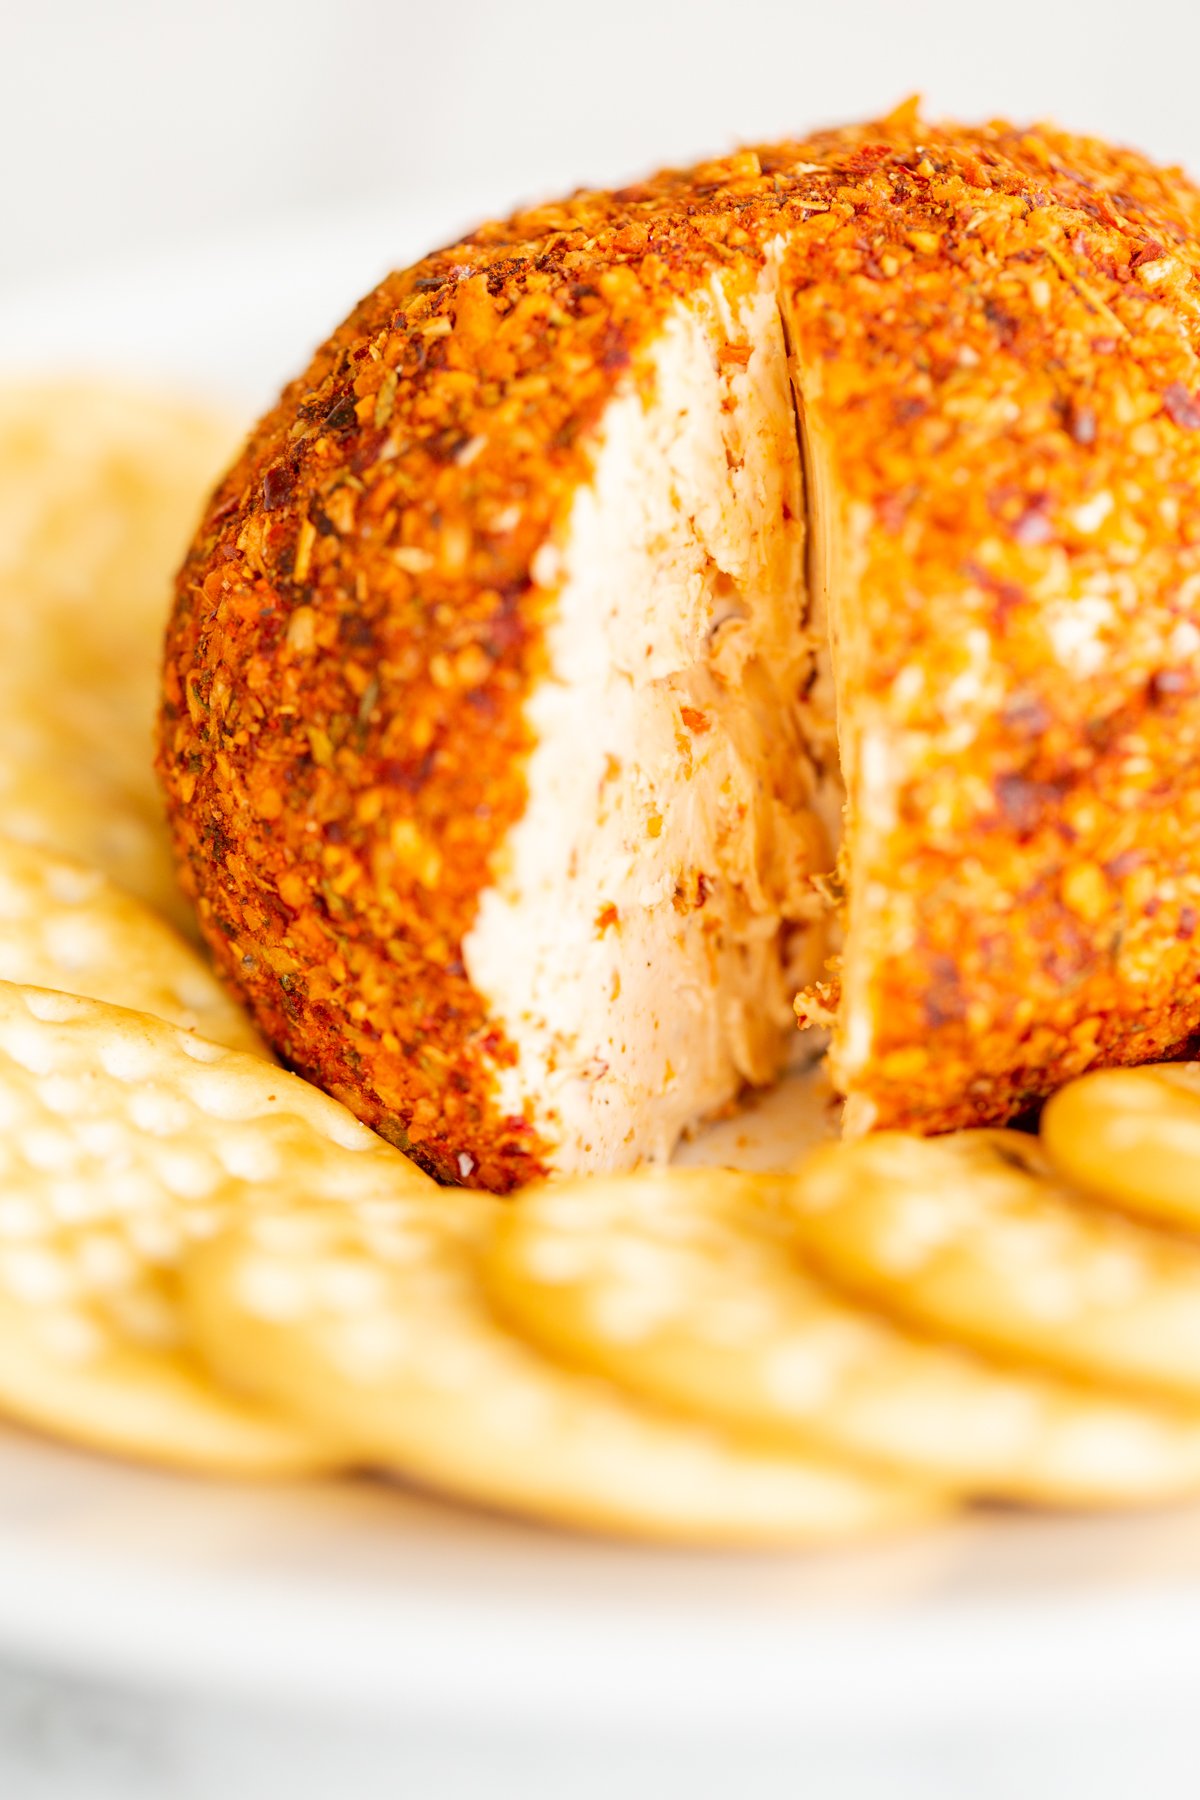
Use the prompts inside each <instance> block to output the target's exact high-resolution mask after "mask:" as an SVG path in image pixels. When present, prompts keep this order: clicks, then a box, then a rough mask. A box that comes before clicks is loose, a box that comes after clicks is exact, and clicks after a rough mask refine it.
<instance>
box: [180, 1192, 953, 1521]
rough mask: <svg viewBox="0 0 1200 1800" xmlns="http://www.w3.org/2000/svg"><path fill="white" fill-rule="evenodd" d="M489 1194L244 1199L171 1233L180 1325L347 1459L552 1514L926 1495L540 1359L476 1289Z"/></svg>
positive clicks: (901, 1508) (861, 1507)
mask: <svg viewBox="0 0 1200 1800" xmlns="http://www.w3.org/2000/svg"><path fill="white" fill-rule="evenodd" d="M501 1210H502V1203H501V1202H498V1201H495V1200H493V1199H491V1198H489V1197H487V1196H484V1195H479V1194H468V1193H461V1192H455V1193H453V1194H446V1195H443V1196H441V1197H440V1198H439V1200H438V1202H437V1203H436V1204H435V1205H430V1204H429V1203H428V1202H425V1201H422V1200H421V1199H420V1197H415V1198H413V1199H409V1200H404V1199H402V1198H398V1199H394V1200H390V1201H382V1202H374V1203H367V1204H365V1205H364V1204H358V1203H354V1202H351V1204H350V1205H349V1206H342V1207H340V1208H332V1207H328V1206H325V1207H318V1206H311V1205H304V1204H303V1203H301V1204H295V1205H290V1206H286V1207H281V1208H278V1209H275V1210H273V1211H262V1210H258V1211H256V1212H255V1213H254V1214H253V1215H251V1216H248V1217H244V1218H243V1219H242V1221H241V1222H240V1223H239V1224H237V1225H236V1226H232V1227H230V1228H228V1229H227V1230H226V1231H224V1232H223V1233H220V1234H219V1235H217V1236H216V1237H214V1238H213V1239H212V1240H210V1241H208V1242H206V1243H204V1244H201V1245H198V1246H195V1247H193V1248H192V1249H191V1251H190V1252H189V1255H188V1259H187V1264H186V1268H185V1281H186V1289H187V1296H188V1307H189V1317H190V1320H191V1327H192V1331H193V1334H194V1336H195V1339H196V1342H197V1343H198V1344H199V1345H200V1347H201V1348H202V1349H203V1350H204V1351H205V1353H206V1354H207V1355H208V1356H209V1357H210V1359H211V1361H212V1363H213V1365H214V1367H215V1368H216V1369H217V1371H218V1372H219V1373H220V1374H221V1375H222V1376H223V1377H224V1378H225V1379H226V1380H229V1381H232V1382H235V1383H237V1384H240V1385H244V1386H245V1387H246V1388H247V1389H248V1390H249V1391H252V1392H255V1393H258V1394H260V1395H261V1396H262V1397H263V1398H264V1399H267V1400H270V1401H271V1402H273V1403H274V1404H276V1405H278V1406H279V1407H280V1408H286V1409H287V1410H288V1411H289V1412H291V1413H293V1414H294V1415H295V1416H296V1417H297V1418H299V1419H302V1420H303V1421H304V1422H305V1423H307V1424H308V1425H310V1426H311V1427H312V1428H313V1429H314V1430H316V1431H318V1432H321V1431H337V1432H338V1433H340V1434H341V1435H342V1437H343V1439H344V1441H346V1442H348V1443H350V1444H352V1445H354V1446H355V1447H356V1448H357V1449H358V1451H359V1452H360V1454H361V1456H362V1458H363V1459H364V1460H365V1461H367V1462H369V1463H371V1464H373V1465H376V1466H379V1467H382V1468H385V1469H390V1470H393V1471H396V1472H398V1473H400V1474H402V1475H404V1476H407V1477H408V1478H410V1479H414V1480H417V1481H419V1482H421V1483H423V1484H425V1485H427V1486H429V1487H432V1488H435V1489H439V1490H441V1491H443V1492H446V1493H449V1494H452V1495H457V1496H459V1497H461V1498H464V1499H467V1500H471V1501H474V1502H479V1503H483V1504H485V1505H489V1506H496V1507H499V1508H502V1509H504V1510H506V1511H510V1512H514V1513H518V1514H525V1515H529V1516H531V1517H533V1518H537V1519H542V1520H546V1521H550V1522H553V1523H555V1524H559V1525H573V1526H582V1527H585V1528H589V1529H594V1530H600V1531H606V1532H612V1533H617V1534H625V1535H630V1536H636V1537H643V1538H653V1539H660V1540H664V1541H668V1542H680V1543H685V1542H693V1543H710V1544H745V1545H754V1544H764V1545H766V1544H772V1543H801V1544H803V1543H816V1542H822V1541H824V1540H827V1539H831V1538H842V1537H850V1536H853V1535H856V1534H858V1533H861V1532H864V1531H869V1530H875V1529H881V1528H884V1527H893V1526H899V1525H902V1524H907V1523H909V1522H912V1521H915V1520H917V1519H919V1518H921V1517H923V1516H924V1515H926V1514H927V1513H928V1512H929V1510H930V1509H931V1507H932V1506H933V1504H934V1502H933V1499H932V1497H931V1494H930V1491H929V1490H928V1489H924V1488H921V1487H917V1486H915V1485H912V1484H909V1483H906V1482H904V1481H901V1480H899V1479H893V1478H891V1477H887V1476H882V1475H881V1476H879V1477H875V1476H871V1475H868V1474H866V1473H860V1472H857V1471H855V1470H853V1469H851V1467H850V1466H849V1465H844V1464H840V1463H839V1462H838V1461H837V1460H835V1459H833V1458H829V1457H825V1456H822V1455H820V1454H818V1453H815V1452H805V1453H798V1452H793V1453H785V1452H783V1451H781V1450H778V1449H769V1448H766V1447H759V1446H756V1445H755V1444H753V1443H752V1442H749V1441H744V1440H743V1441H739V1440H736V1439H734V1438H733V1437H731V1436H728V1435H726V1434H723V1433H720V1432H717V1431H714V1430H712V1429H711V1428H707V1427H704V1426H701V1425H693V1424H689V1423H686V1422H684V1421H682V1420H677V1419H673V1418H671V1417H669V1416H668V1415H666V1414H655V1413H654V1412H653V1411H649V1410H644V1409H643V1408H642V1407H640V1406H639V1405H637V1404H636V1403H634V1402H631V1401H628V1400H626V1399H624V1398H623V1397H622V1396H621V1395H619V1394H618V1393H617V1392H616V1391H615V1390H614V1389H612V1388H610V1387H608V1386H607V1385H606V1384H604V1383H601V1382H597V1381H595V1380H592V1379H590V1378H589V1377H587V1376H583V1375H577V1374H574V1373H572V1372H570V1371H568V1370H566V1369H562V1368H559V1367H557V1366H556V1365H555V1364H554V1363H552V1362H549V1361H545V1360H543V1359H542V1358H541V1357H540V1356H539V1355H538V1354H537V1353H536V1352H535V1351H533V1350H532V1349H530V1348H528V1347H527V1346H526V1345H525V1344H523V1343H522V1342H520V1341H519V1340H518V1339H517V1338H515V1337H513V1336H512V1335H510V1334H509V1333H508V1332H507V1331H506V1330H505V1329H504V1328H503V1327H502V1326H501V1325H500V1324H499V1323H498V1322H497V1321H496V1320H495V1318H494V1317H493V1315H492V1314H491V1312H490V1310H489V1308H488V1306H487V1304H486V1301H485V1298H484V1295H483V1290H482V1285H481V1280H480V1273H479V1261H480V1257H481V1256H482V1254H483V1252H484V1250H485V1248H486V1244H487V1240H488V1237H489V1235H490V1233H491V1231H492V1229H493V1227H494V1224H495V1221H496V1219H497V1218H498V1217H499V1216H500V1213H501Z"/></svg>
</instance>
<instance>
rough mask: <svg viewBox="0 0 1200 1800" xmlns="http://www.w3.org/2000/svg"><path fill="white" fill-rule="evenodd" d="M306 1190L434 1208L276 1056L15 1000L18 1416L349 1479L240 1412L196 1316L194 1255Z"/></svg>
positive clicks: (7, 1408)
mask: <svg viewBox="0 0 1200 1800" xmlns="http://www.w3.org/2000/svg"><path fill="white" fill-rule="evenodd" d="M301 1181H302V1182H303V1184H304V1187H305V1191H306V1192H309V1193H314V1194H319V1195H323V1196H326V1197H329V1198H332V1199H335V1200H336V1199H341V1197H342V1196H343V1195H344V1194H347V1193H358V1194H379V1193H392V1192H394V1191H396V1190H397V1189H400V1190H405V1189H408V1190H416V1189H420V1190H428V1191H432V1192H436V1189H435V1188H434V1187H433V1184H432V1183H431V1182H430V1181H429V1179H428V1177H426V1176H424V1175H422V1174H421V1172H420V1171H419V1170H417V1169H416V1168H415V1167H414V1165H413V1164H411V1163H410V1162H408V1161H407V1159H406V1158H404V1157H402V1156H401V1155H400V1154H399V1152H398V1151H395V1150H393V1149H391V1147H390V1146H388V1145H386V1144H384V1143H383V1141H382V1140H381V1139H380V1138H377V1137H375V1136H374V1134H373V1133H371V1132H369V1131H367V1130H366V1129H365V1127H364V1126H362V1125H360V1124H359V1123H358V1121H357V1120H356V1119H354V1118H353V1117H352V1116H351V1115H350V1114H349V1113H348V1112H347V1111H346V1110H345V1108H344V1107H342V1106H340V1105H338V1103H337V1102H336V1101H335V1100H331V1099H330V1098H329V1097H328V1096H327V1095H325V1094H322V1093H319V1092H318V1091H317V1090H316V1089H315V1088H312V1087H310V1086H309V1085H308V1084H307V1083H306V1082H303V1081H300V1080H299V1079H298V1078H297V1077H295V1076H293V1075H288V1074H285V1073H284V1072H283V1071H282V1070H280V1069H277V1068H275V1067H274V1066H273V1065H271V1064H270V1063H267V1062H265V1061H263V1060H262V1059H260V1058H258V1057H255V1056H247V1055H241V1054H239V1053H237V1052H235V1051H228V1050H223V1049H221V1048H219V1047H218V1046H217V1045H215V1044H210V1043H208V1042H207V1041H206V1040H204V1039H201V1038H198V1037H196V1036H194V1035H193V1034H191V1033H189V1032H186V1031H180V1030H178V1029H177V1028H175V1027H174V1026H171V1025H167V1024H165V1023H163V1022H162V1021H160V1020H157V1019H153V1018H151V1017H149V1016H148V1015H146V1014H143V1013H134V1012H126V1011H122V1010H121V1009H119V1008H117V1007H112V1006H107V1005H104V1004H103V1003H102V1002H99V1001H93V1000H81V999H78V998H76V997H74V996H71V995H66V994H60V993H52V992H49V991H47V990H44V989H36V988H22V987H18V986H15V985H13V984H10V983H5V982H0V1411H3V1412H5V1413H7V1414H9V1415H10V1416H12V1417H13V1418H16V1419H18V1420H20V1421H22V1422H23V1423H26V1424H30V1425H34V1426H40V1427H42V1428H45V1429H47V1430H51V1431H55V1432H57V1433H58V1434H60V1435H61V1436H63V1437H67V1438H71V1439H74V1440H76V1441H78V1442H80V1443H85V1444H90V1445H94V1446H98V1447H102V1448H105V1449H109V1450H113V1451H119V1452H122V1453H124V1454H127V1455H132V1456H137V1457H142V1458H145V1459H147V1460H150V1461H155V1462H160V1463H168V1464H174V1465H178V1466H184V1467H188V1468H193V1469H202V1470H208V1471H213V1472H217V1471H221V1472H227V1473H230V1472H232V1473H238V1474H243V1475H249V1474H256V1475H270V1474H284V1473H292V1472H294V1471H295V1470H297V1469H299V1468H312V1467H325V1466H329V1465H330V1464H331V1463H334V1462H338V1461H341V1460H344V1459H342V1458H341V1457H340V1456H336V1455H335V1454H334V1453H333V1451H332V1450H331V1449H330V1447H329V1445H328V1443H327V1441H326V1440H325V1439H324V1438H322V1437H320V1436H319V1435H318V1434H316V1433H313V1432H311V1431H308V1430H306V1429H304V1428H302V1427H300V1426H296V1425H285V1424H283V1423H282V1422H281V1421H280V1420H279V1419H278V1418H276V1417H274V1416H273V1415H272V1414H271V1413H270V1411H269V1410H265V1409H262V1408H259V1407H254V1406H251V1405H250V1404H249V1403H248V1402H245V1401H243V1400H241V1399H240V1398H238V1397H236V1396H231V1395H226V1394H223V1393H222V1392H221V1391H220V1390H219V1389H218V1388H217V1387H216V1386H215V1385H214V1384H213V1383H212V1382H211V1380H209V1379H208V1378H207V1376H206V1375H205V1372H204V1370H203V1368H202V1365H201V1364H200V1363H199V1362H198V1361H197V1360H196V1359H195V1358H194V1356H193V1355H192V1353H191V1351H190V1348H189V1346H188V1342H187V1336H186V1332H185V1329H184V1320H183V1315H182V1313H181V1310H180V1307H179V1283H178V1263H179V1258H180V1255H181V1253H182V1251H183V1249H184V1246H185V1245H186V1244H187V1242H188V1241H189V1240H192V1239H195V1238H197V1237H202V1236H204V1235H205V1234H207V1233H210V1232H212V1231H214V1230H216V1229H217V1228H218V1227H219V1225H220V1223H221V1221H222V1219H223V1218H225V1217H226V1216H228V1215H229V1214H230V1213H231V1212H233V1213H239V1212H244V1211H246V1210H247V1209H249V1208H252V1207H253V1206H254V1205H256V1204H258V1203H259V1201H260V1200H261V1199H264V1198H275V1197H276V1196H277V1195H278V1194H279V1193H280V1192H285V1193H286V1192H290V1191H291V1189H292V1188H293V1187H294V1186H295V1185H297V1184H298V1183H300V1182H301Z"/></svg>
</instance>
